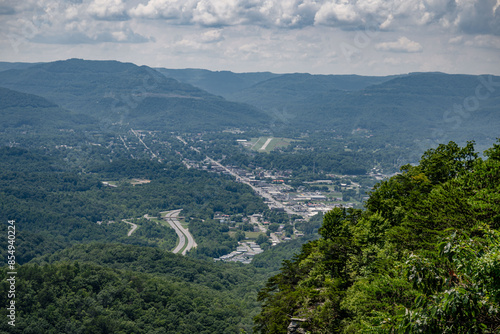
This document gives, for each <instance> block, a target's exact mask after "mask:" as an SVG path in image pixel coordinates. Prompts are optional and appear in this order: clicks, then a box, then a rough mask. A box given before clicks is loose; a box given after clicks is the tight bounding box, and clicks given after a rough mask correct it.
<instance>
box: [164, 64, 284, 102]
mask: <svg viewBox="0 0 500 334" xmlns="http://www.w3.org/2000/svg"><path fill="white" fill-rule="evenodd" d="M156 70H157V71H158V72H160V73H161V74H163V75H165V76H166V77H170V78H174V79H176V80H178V81H180V82H184V83H188V84H190V85H193V86H195V87H198V88H201V89H203V90H206V91H207V92H209V93H211V94H215V95H220V96H223V97H226V98H227V97H229V96H231V94H233V93H236V92H239V91H241V90H243V89H245V88H248V87H251V86H253V85H255V84H257V83H259V82H261V81H265V80H267V79H271V78H275V77H277V76H280V75H279V74H275V73H271V72H255V73H234V72H230V71H209V70H203V69H196V68H187V69H168V68H156Z"/></svg>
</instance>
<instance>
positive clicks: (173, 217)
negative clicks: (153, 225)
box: [165, 209, 198, 255]
mask: <svg viewBox="0 0 500 334" xmlns="http://www.w3.org/2000/svg"><path fill="white" fill-rule="evenodd" d="M181 211H182V209H180V210H174V211H170V212H168V213H167V214H166V215H165V220H166V221H167V223H169V224H170V226H172V228H173V229H174V230H175V233H177V236H178V237H179V244H178V245H177V247H175V249H174V250H173V251H172V252H173V253H175V254H177V253H179V252H180V251H181V249H183V248H184V246H185V245H186V239H187V246H186V248H185V249H184V251H182V255H186V253H187V252H188V251H190V250H191V249H192V248H194V247H196V246H198V245H197V244H196V242H195V241H194V238H193V236H192V235H191V233H189V230H188V229H186V228H184V227H182V225H181V223H180V222H179V220H177V217H178V216H179V213H180V212H181Z"/></svg>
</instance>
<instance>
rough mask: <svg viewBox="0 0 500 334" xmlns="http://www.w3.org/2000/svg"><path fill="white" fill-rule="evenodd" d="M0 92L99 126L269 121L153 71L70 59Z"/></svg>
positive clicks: (0, 76) (193, 126)
mask: <svg viewBox="0 0 500 334" xmlns="http://www.w3.org/2000/svg"><path fill="white" fill-rule="evenodd" d="M0 86H2V87H6V88H10V89H14V90H18V91H21V92H25V93H30V94H36V95H39V96H42V97H44V98H47V99H49V100H50V101H54V102H55V103H57V104H58V105H60V106H62V107H63V108H66V109H69V110H71V111H75V112H79V113H85V114H87V115H91V116H94V117H96V118H98V119H99V120H100V122H101V123H106V124H108V125H111V124H116V123H118V124H128V125H129V126H131V127H136V128H137V127H138V128H146V129H162V130H181V129H183V130H188V129H189V130H192V131H194V130H199V129H212V130H213V129H223V128H225V127H239V126H258V125H261V124H264V123H265V122H266V120H267V116H266V115H265V114H264V113H262V112H260V111H258V110H256V109H255V108H253V107H250V106H248V105H243V104H239V103H234V102H229V101H226V100H224V99H223V98H220V97H217V96H214V95H211V94H209V93H207V92H205V91H203V90H201V89H199V88H195V87H193V86H191V85H188V84H183V83H180V82H178V81H177V80H174V79H171V78H166V77H164V76H163V75H162V74H160V73H158V72H157V71H155V70H153V69H151V68H149V67H146V66H141V67H139V66H136V65H134V64H130V63H120V62H117V61H88V60H81V59H70V60H66V61H56V62H52V63H43V64H37V65H34V66H31V67H29V68H26V69H11V70H8V71H3V72H1V73H0Z"/></svg>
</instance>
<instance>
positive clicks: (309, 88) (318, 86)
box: [225, 73, 394, 110]
mask: <svg viewBox="0 0 500 334" xmlns="http://www.w3.org/2000/svg"><path fill="white" fill-rule="evenodd" d="M392 78H394V76H385V77H373V76H360V75H312V74H308V73H293V74H283V75H280V76H279V77H275V78H270V79H268V80H265V81H261V82H258V83H256V84H255V85H252V86H251V87H248V88H245V89H243V90H240V91H237V92H234V93H232V94H230V95H225V97H226V98H228V99H230V100H234V101H239V102H244V103H249V104H252V105H255V106H257V107H259V108H262V109H266V110H269V109H271V108H278V109H282V108H288V107H289V106H291V105H293V104H294V103H296V102H300V101H303V100H305V99H314V97H315V96H318V95H320V94H325V93H326V94H329V93H331V92H333V91H344V92H347V91H357V90H361V89H363V88H366V87H368V86H371V85H377V84H380V83H383V82H385V81H388V80H390V79H392Z"/></svg>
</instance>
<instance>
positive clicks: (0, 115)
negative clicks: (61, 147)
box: [0, 87, 96, 130]
mask: <svg viewBox="0 0 500 334" xmlns="http://www.w3.org/2000/svg"><path fill="white" fill-rule="evenodd" d="M0 102H1V103H0V119H1V120H2V122H0V129H3V130H5V129H7V128H11V129H23V130H25V129H28V128H30V129H35V130H40V129H61V128H74V127H79V126H82V125H83V126H91V125H95V123H96V120H95V119H94V118H92V117H90V116H87V115H82V114H77V113H74V112H71V111H68V110H64V109H62V108H60V107H59V106H58V105H56V104H55V103H53V102H51V101H48V100H46V99H44V98H43V97H40V96H36V95H32V94H26V93H21V92H17V91H14V90H10V89H7V88H2V87H0Z"/></svg>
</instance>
